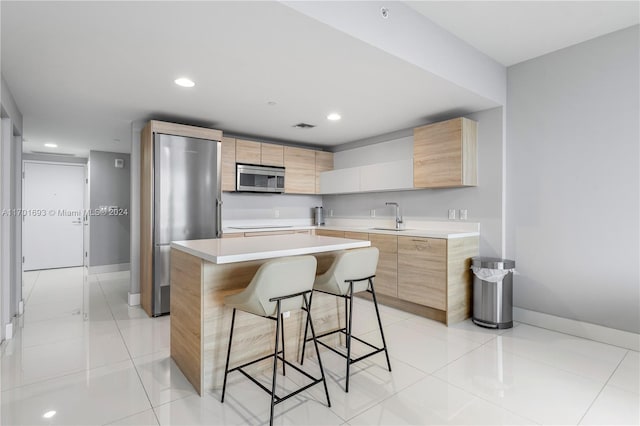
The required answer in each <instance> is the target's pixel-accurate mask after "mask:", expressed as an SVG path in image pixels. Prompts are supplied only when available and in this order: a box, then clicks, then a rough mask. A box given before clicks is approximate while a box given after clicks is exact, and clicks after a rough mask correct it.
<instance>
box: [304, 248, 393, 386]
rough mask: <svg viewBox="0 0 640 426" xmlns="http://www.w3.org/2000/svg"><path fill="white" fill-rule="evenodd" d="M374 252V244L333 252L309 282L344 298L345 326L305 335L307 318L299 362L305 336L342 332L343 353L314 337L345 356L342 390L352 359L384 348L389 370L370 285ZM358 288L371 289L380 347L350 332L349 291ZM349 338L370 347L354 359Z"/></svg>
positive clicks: (374, 268) (389, 364) (373, 269)
mask: <svg viewBox="0 0 640 426" xmlns="http://www.w3.org/2000/svg"><path fill="white" fill-rule="evenodd" d="M378 255H379V251H378V249H377V248H376V247H368V248H364V249H356V250H346V251H343V252H341V253H339V254H338V255H337V256H336V259H335V260H334V261H333V264H332V265H331V266H330V267H329V269H328V270H327V272H325V273H324V274H322V275H319V276H318V277H316V280H315V283H314V284H313V289H314V291H319V292H321V293H326V294H332V295H334V296H337V297H342V298H344V310H345V326H344V327H343V328H340V329H338V330H333V331H329V332H327V333H323V334H320V335H318V336H313V337H312V338H311V339H307V329H308V328H309V326H310V325H311V323H310V321H307V326H306V327H305V330H304V342H303V344H302V356H301V357H300V364H302V363H303V362H304V350H305V345H306V343H307V340H314V339H316V337H317V338H318V339H320V338H321V337H325V336H328V335H331V334H334V333H343V334H345V335H346V345H347V354H346V355H345V354H344V353H342V352H339V351H338V350H336V349H335V348H332V347H331V346H329V345H327V344H325V343H324V342H322V341H320V340H318V343H320V344H321V345H322V346H324V347H326V348H328V349H330V350H332V351H333V352H335V353H337V354H338V355H340V356H342V357H344V358H346V359H347V380H346V385H345V392H349V370H350V367H351V364H353V363H354V362H358V361H361V360H363V359H365V358H368V357H370V356H372V355H375V354H377V353H380V352H383V351H384V354H385V356H386V357H387V367H388V368H389V371H391V362H390V361H389V352H388V351H387V343H386V341H385V339H384V332H383V331H382V321H381V320H380V311H379V310H378V300H377V299H376V292H375V289H374V287H373V278H374V277H375V273H376V267H377V265H378ZM362 291H367V292H369V293H371V295H372V297H373V306H374V307H375V309H376V316H377V317H378V327H380V336H381V337H382V347H381V348H379V347H377V346H374V345H372V344H371V343H369V342H365V341H364V340H362V339H360V338H358V337H356V336H353V335H352V334H351V330H352V327H351V326H352V324H353V295H354V294H355V293H359V292H362ZM312 296H313V295H312ZM311 300H312V298H309V306H311ZM311 332H312V333H313V327H311ZM352 338H353V339H356V340H357V341H358V342H361V343H363V344H365V345H367V346H369V347H371V348H372V349H373V351H371V352H369V353H367V354H365V355H362V356H360V357H358V358H355V359H353V358H351V339H352Z"/></svg>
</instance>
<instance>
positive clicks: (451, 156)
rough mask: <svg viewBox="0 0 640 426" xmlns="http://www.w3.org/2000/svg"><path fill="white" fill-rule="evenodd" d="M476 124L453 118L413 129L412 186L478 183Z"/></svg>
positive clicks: (435, 186) (467, 120)
mask: <svg viewBox="0 0 640 426" xmlns="http://www.w3.org/2000/svg"><path fill="white" fill-rule="evenodd" d="M477 125H478V123H476V122H475V121H473V120H469V119H468V118H463V117H460V118H454V119H452V120H447V121H442V122H440V123H433V124H428V125H426V126H422V127H417V128H415V129H414V130H413V186H414V187H415V188H447V187H459V186H476V185H478V154H477Z"/></svg>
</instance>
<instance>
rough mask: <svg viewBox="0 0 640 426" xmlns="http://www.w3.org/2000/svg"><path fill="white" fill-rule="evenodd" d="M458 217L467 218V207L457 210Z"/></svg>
mask: <svg viewBox="0 0 640 426" xmlns="http://www.w3.org/2000/svg"><path fill="white" fill-rule="evenodd" d="M458 218H459V219H460V220H467V209H460V210H459V211H458Z"/></svg>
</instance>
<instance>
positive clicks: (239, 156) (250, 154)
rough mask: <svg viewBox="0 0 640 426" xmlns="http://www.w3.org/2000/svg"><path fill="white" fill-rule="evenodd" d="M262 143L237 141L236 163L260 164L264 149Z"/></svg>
mask: <svg viewBox="0 0 640 426" xmlns="http://www.w3.org/2000/svg"><path fill="white" fill-rule="evenodd" d="M261 145H262V144H261V143H260V142H253V141H245V140H243V139H236V163H242V164H260V162H261V161H262V158H261V157H262V149H261Z"/></svg>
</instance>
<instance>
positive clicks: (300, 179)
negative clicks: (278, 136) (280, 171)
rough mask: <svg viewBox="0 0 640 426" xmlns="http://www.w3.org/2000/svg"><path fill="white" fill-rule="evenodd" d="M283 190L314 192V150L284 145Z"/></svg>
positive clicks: (295, 192) (286, 191)
mask: <svg viewBox="0 0 640 426" xmlns="http://www.w3.org/2000/svg"><path fill="white" fill-rule="evenodd" d="M284 167H285V176H284V192H285V193H287V194H314V193H315V191H316V172H315V170H316V154H315V151H314V150H311V149H303V148H294V147H291V146H285V147H284Z"/></svg>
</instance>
